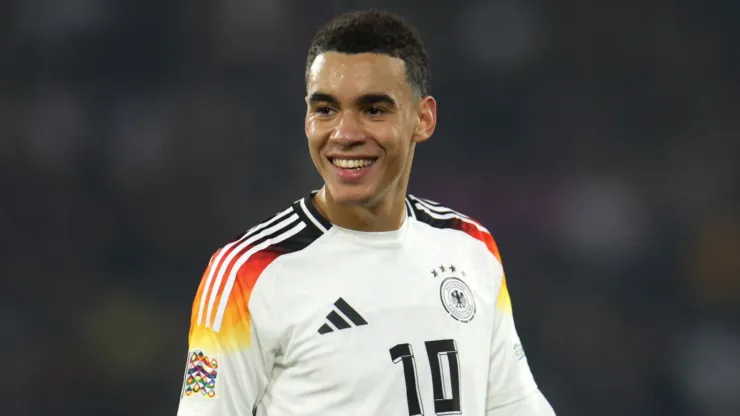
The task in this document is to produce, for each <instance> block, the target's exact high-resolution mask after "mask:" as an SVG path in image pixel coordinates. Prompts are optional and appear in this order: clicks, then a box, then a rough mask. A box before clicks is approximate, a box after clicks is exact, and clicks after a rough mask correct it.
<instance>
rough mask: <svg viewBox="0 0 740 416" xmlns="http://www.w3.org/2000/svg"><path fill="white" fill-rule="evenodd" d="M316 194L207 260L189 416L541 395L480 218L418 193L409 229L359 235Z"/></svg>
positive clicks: (381, 408)
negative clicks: (325, 209) (331, 215)
mask: <svg viewBox="0 0 740 416" xmlns="http://www.w3.org/2000/svg"><path fill="white" fill-rule="evenodd" d="M312 196H313V194H312V195H309V196H307V197H305V198H303V199H300V200H298V201H296V202H295V203H293V204H292V205H291V206H290V207H289V208H288V209H286V210H284V211H282V212H280V213H278V214H276V215H275V216H273V217H271V218H269V219H267V220H266V221H264V222H262V223H261V224H259V225H257V226H256V227H254V228H252V229H251V230H249V231H248V232H247V233H246V234H244V235H242V236H241V237H239V238H238V239H237V240H235V241H233V242H231V243H229V244H227V245H226V246H224V247H223V248H221V249H220V250H218V251H217V252H216V253H215V254H214V255H213V257H212V258H211V260H210V262H209V264H208V267H207V268H206V270H205V273H204V274H203V278H202V281H201V283H200V286H199V288H198V290H197V294H196V297H195V300H194V303H193V309H192V318H191V328H190V336H189V351H188V357H187V360H186V361H187V363H186V370H185V380H184V383H183V387H182V394H181V398H180V405H179V411H178V415H179V416H196V415H197V416H216V415H218V416H242V415H245V416H246V415H257V416H275V415H291V416H292V415H323V416H325V415H342V416H346V415H400V416H403V415H421V414H425V415H432V414H439V415H454V414H462V415H484V414H486V411H487V410H490V409H495V408H500V407H502V406H506V405H507V404H510V403H515V402H517V401H520V400H522V399H524V398H526V397H527V396H529V395H531V394H533V393H534V392H536V391H537V390H538V389H537V386H536V384H535V382H534V379H533V377H532V374H531V372H530V369H529V365H528V363H527V359H526V357H525V354H524V351H523V349H522V345H521V342H520V340H519V337H518V335H517V332H516V329H515V325H514V320H513V316H512V307H511V301H510V298H509V293H508V291H507V288H506V279H505V275H504V271H503V267H502V264H501V258H500V256H499V252H498V249H497V247H496V243H495V242H494V240H493V238H492V237H491V234H490V233H489V232H488V231H487V230H486V229H485V228H484V227H483V226H482V225H481V224H480V223H478V222H477V221H475V220H473V219H471V218H469V217H467V216H465V215H463V214H461V213H459V212H456V211H454V210H452V209H449V208H445V207H443V206H441V205H440V204H438V203H436V202H433V201H429V200H425V199H420V198H416V197H414V196H411V195H409V196H408V197H407V198H406V205H407V216H406V219H405V221H404V222H403V225H402V226H401V228H400V229H399V230H396V231H391V232H374V233H369V232H358V231H353V230H348V229H344V228H341V227H338V226H336V225H332V224H331V223H329V222H328V221H327V220H326V219H325V218H324V217H322V216H321V214H320V213H319V212H318V211H317V209H316V208H315V207H314V205H313V202H312Z"/></svg>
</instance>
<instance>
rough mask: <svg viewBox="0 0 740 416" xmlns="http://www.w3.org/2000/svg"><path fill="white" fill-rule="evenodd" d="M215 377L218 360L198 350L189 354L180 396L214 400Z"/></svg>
mask: <svg viewBox="0 0 740 416" xmlns="http://www.w3.org/2000/svg"><path fill="white" fill-rule="evenodd" d="M217 376H218V360H216V358H215V357H209V356H207V355H205V354H204V353H203V351H200V350H197V351H192V352H190V354H188V364H187V370H186V371H185V381H184V383H183V393H182V395H183V396H185V397H193V396H202V397H205V398H208V399H213V398H215V397H216V377H217Z"/></svg>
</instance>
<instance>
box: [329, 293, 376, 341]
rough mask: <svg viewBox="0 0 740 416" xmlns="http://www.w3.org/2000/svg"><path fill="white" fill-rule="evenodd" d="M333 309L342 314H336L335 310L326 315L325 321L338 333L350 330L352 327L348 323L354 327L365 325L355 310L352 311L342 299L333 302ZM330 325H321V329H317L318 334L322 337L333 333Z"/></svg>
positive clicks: (365, 322)
mask: <svg viewBox="0 0 740 416" xmlns="http://www.w3.org/2000/svg"><path fill="white" fill-rule="evenodd" d="M334 307H335V308H336V309H337V310H339V312H341V313H342V314H341V315H340V314H339V313H337V310H333V311H331V312H330V313H329V315H326V319H328V320H329V323H331V324H332V325H333V326H334V328H336V329H337V330H338V331H339V330H342V329H347V328H351V327H352V325H350V322H352V323H353V324H355V326H361V325H367V321H365V320H364V319H363V318H362V316H360V314H359V313H357V311H356V310H354V309H352V307H351V306H349V304H348V303H347V302H345V300H344V299H342V298H339V299H337V301H336V302H334ZM348 320H349V322H348ZM332 325H329V324H328V323H325V324H324V325H321V328H319V334H321V335H324V334H328V333H329V332H334V328H332Z"/></svg>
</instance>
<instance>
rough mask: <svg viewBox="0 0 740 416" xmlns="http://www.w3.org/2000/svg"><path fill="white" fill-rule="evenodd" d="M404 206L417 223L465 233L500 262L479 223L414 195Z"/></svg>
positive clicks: (489, 237) (495, 246)
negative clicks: (482, 245) (483, 246)
mask: <svg viewBox="0 0 740 416" xmlns="http://www.w3.org/2000/svg"><path fill="white" fill-rule="evenodd" d="M406 205H407V209H408V212H409V214H410V215H411V216H412V217H414V218H415V219H416V220H417V221H419V222H422V223H425V224H427V225H429V226H431V227H433V228H437V229H453V230H457V231H460V232H462V233H465V234H466V235H467V236H469V237H470V238H472V239H475V240H477V241H479V242H480V243H482V244H485V246H486V248H487V249H488V251H490V252H491V254H493V255H494V257H496V259H497V260H498V261H499V262H501V255H500V254H499V251H498V246H497V244H496V241H495V240H494V238H493V235H492V234H491V232H490V231H488V229H487V228H486V227H485V226H483V224H481V222H480V221H478V220H476V219H474V218H471V217H469V216H468V215H465V214H463V213H461V212H459V211H457V210H454V209H452V208H449V207H447V206H444V205H442V204H440V203H439V202H435V201H432V200H429V199H425V198H420V197H417V196H414V195H408V196H407V198H406Z"/></svg>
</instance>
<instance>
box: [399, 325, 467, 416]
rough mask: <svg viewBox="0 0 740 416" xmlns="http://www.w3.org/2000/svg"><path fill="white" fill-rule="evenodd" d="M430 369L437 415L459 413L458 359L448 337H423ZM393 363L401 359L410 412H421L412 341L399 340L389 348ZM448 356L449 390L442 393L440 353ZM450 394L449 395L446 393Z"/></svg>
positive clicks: (421, 413) (417, 413)
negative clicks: (399, 341)
mask: <svg viewBox="0 0 740 416" xmlns="http://www.w3.org/2000/svg"><path fill="white" fill-rule="evenodd" d="M424 344H426V349H427V356H428V357H429V369H430V370H431V372H432V389H433V391H434V413H436V414H438V415H455V414H460V413H461V412H460V364H459V362H458V359H457V347H456V345H455V341H454V340H451V339H440V340H436V341H426V342H425V343H424ZM390 352H391V360H393V363H396V364H397V363H398V362H399V361H400V362H402V363H403V375H404V378H405V379H406V400H407V402H408V405H409V415H411V416H417V415H423V414H424V407H423V406H422V404H421V401H420V400H419V380H418V378H417V376H416V360H415V359H414V351H413V350H412V349H411V344H398V345H396V346H395V347H393V348H391V350H390ZM443 355H446V356H447V361H448V362H449V369H450V373H449V375H450V392H449V394H448V395H446V394H445V389H444V380H443V371H442V356H443ZM448 396H449V397H448Z"/></svg>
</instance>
